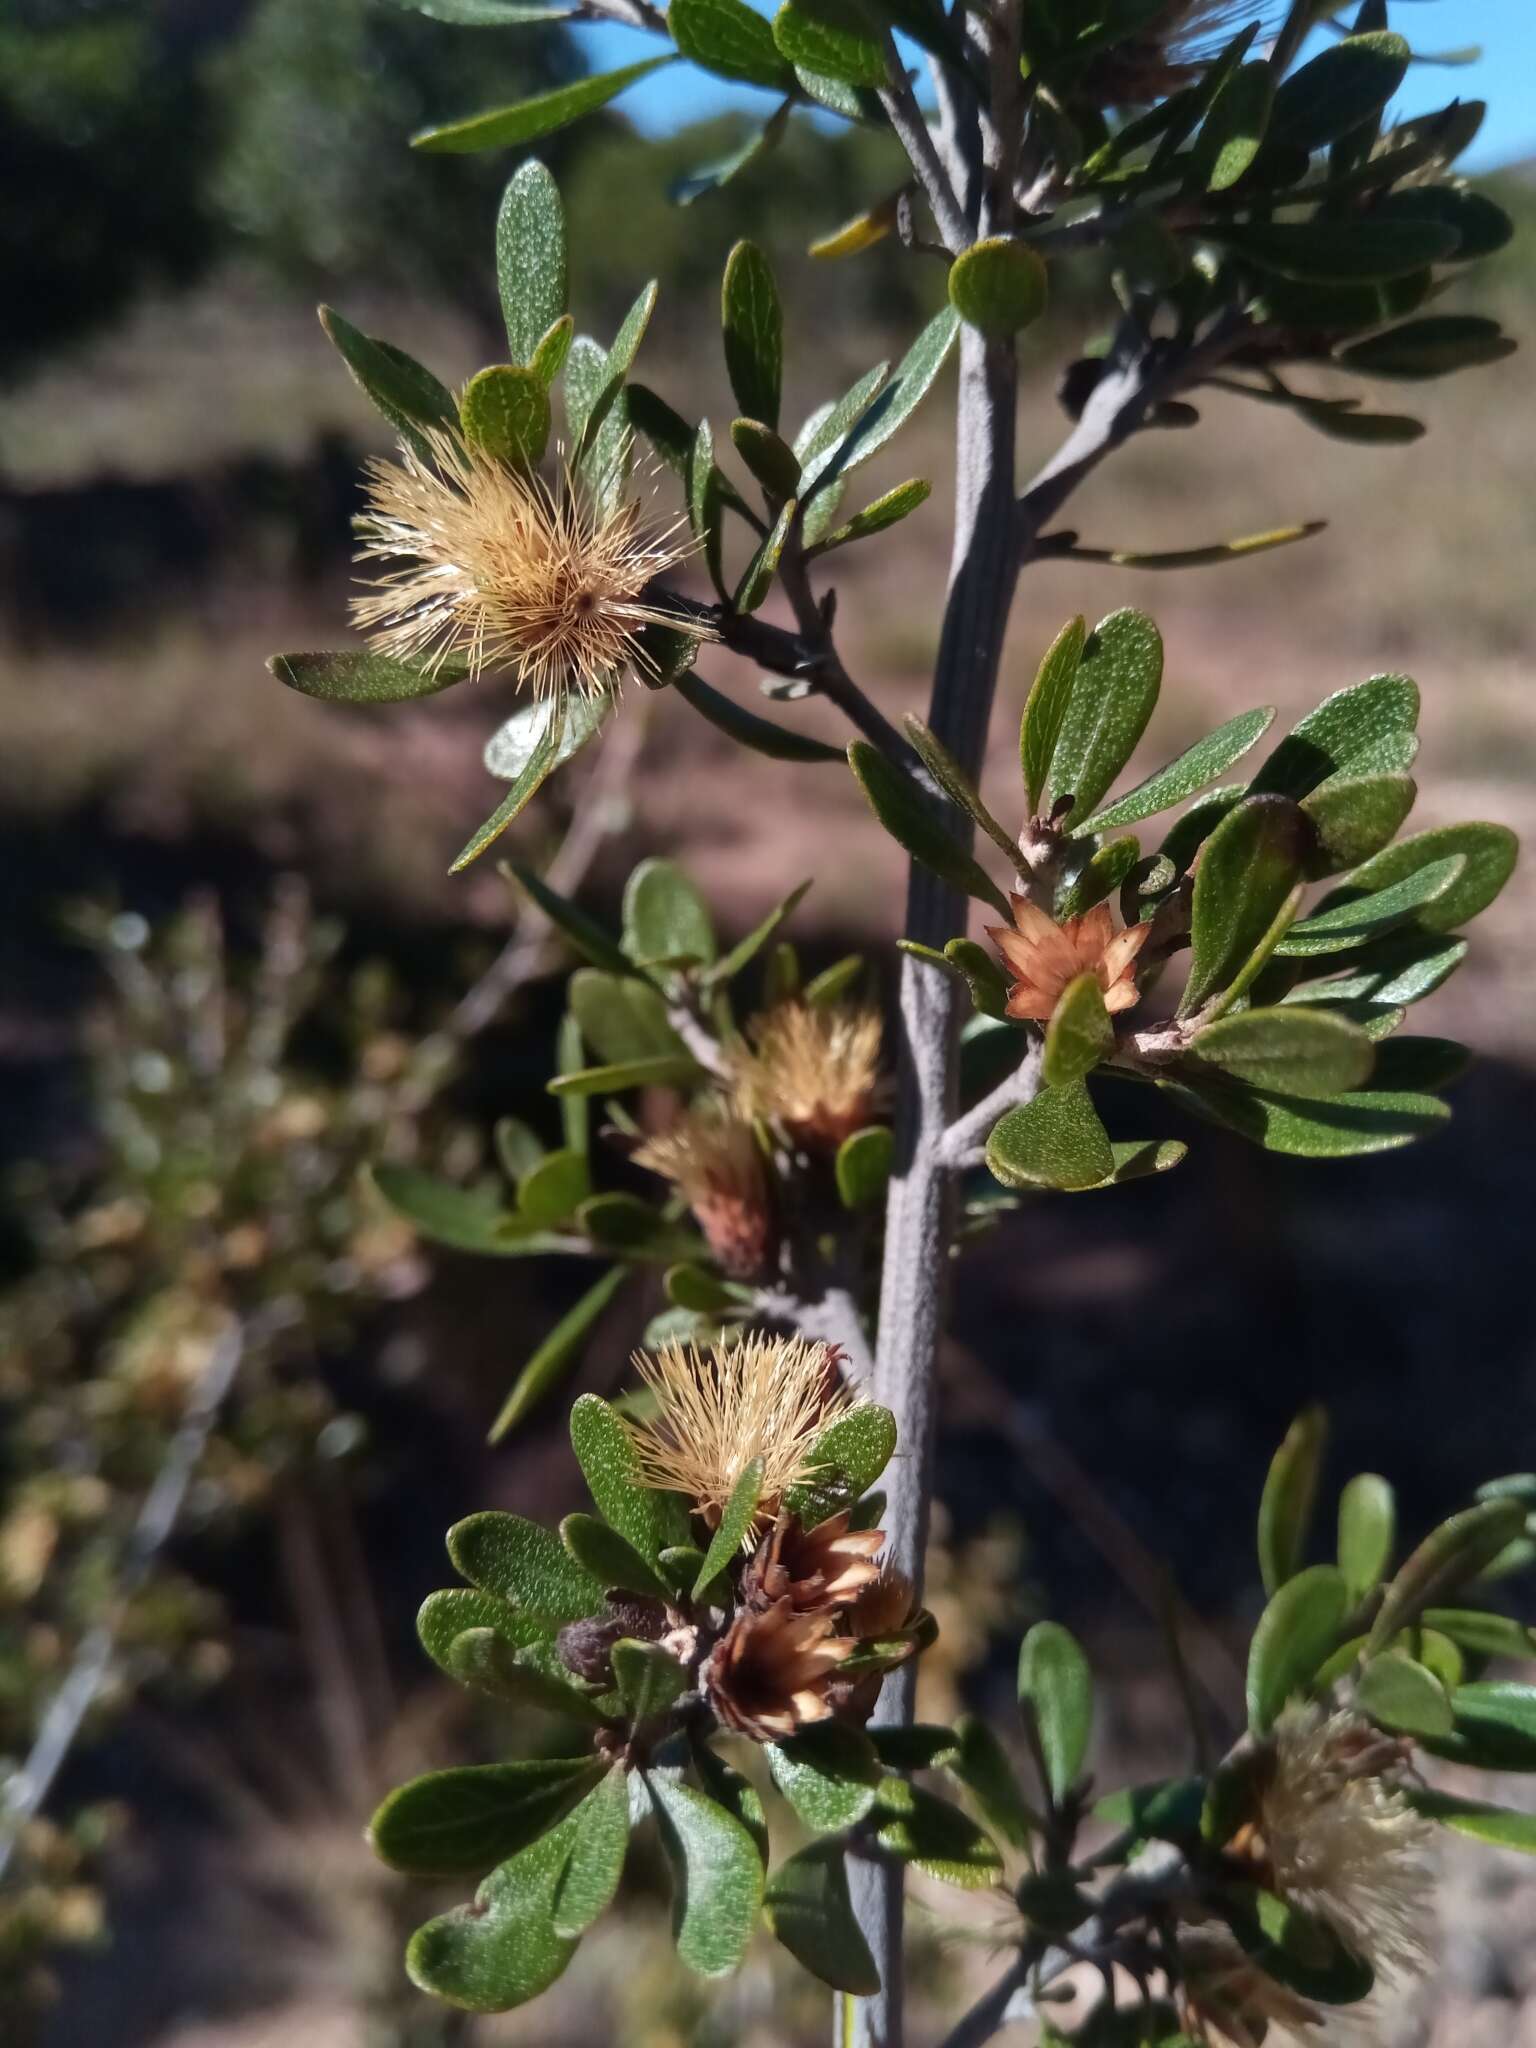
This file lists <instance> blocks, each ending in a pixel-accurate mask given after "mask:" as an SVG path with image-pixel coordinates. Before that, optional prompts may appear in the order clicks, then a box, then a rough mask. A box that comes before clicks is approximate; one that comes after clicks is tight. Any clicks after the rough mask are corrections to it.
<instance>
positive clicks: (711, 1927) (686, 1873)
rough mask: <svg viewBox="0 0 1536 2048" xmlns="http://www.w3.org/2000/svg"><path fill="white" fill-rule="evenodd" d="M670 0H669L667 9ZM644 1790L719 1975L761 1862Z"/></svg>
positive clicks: (695, 1797)
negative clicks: (653, 1808)
mask: <svg viewBox="0 0 1536 2048" xmlns="http://www.w3.org/2000/svg"><path fill="white" fill-rule="evenodd" d="M677 4H678V0H673V13H674V14H675V13H676V11H677ZM645 1783H646V1789H647V1790H648V1791H649V1793H650V1795H651V1798H652V1800H653V1802H654V1804H655V1807H656V1818H657V1821H658V1823H659V1825H660V1829H661V1840H662V1846H663V1848H664V1849H665V1850H666V1852H667V1860H668V1862H669V1863H670V1865H671V1866H672V1935H673V1939H674V1940H675V1941H676V1943H677V1953H678V1956H679V1959H680V1960H681V1961H682V1962H684V1963H686V1964H687V1966H688V1968H689V1969H690V1970H696V1971H697V1972H698V1974H699V1975H700V1976H701V1977H724V1976H728V1975H729V1974H730V1972H731V1971H732V1970H734V1969H735V1968H736V1966H737V1964H738V1963H739V1962H740V1961H741V1959H742V1957H743V1956H744V1955H745V1954H746V1952H747V1944H748V1942H749V1941H750V1940H751V1939H752V1929H753V1927H754V1926H755V1924H756V1921H757V1911H758V1907H759V1906H760V1905H761V1903H762V1897H763V1866H762V1861H761V1859H760V1858H759V1856H758V1852H757V1844H756V1843H755V1842H754V1841H753V1839H752V1837H751V1835H750V1834H748V1832H747V1830H746V1829H745V1828H744V1827H743V1826H742V1824H741V1822H740V1821H739V1820H736V1819H734V1818H733V1817H732V1815H731V1814H729V1813H728V1812H727V1811H726V1810H725V1808H724V1807H723V1806H718V1805H716V1803H715V1801H714V1800H713V1799H710V1798H708V1797H706V1795H705V1794H704V1793H702V1792H699V1791H696V1790H695V1789H694V1787H693V1786H692V1785H685V1784H683V1783H681V1782H680V1781H678V1780H677V1779H674V1778H669V1777H667V1776H665V1775H664V1774H663V1773H661V1772H649V1773H647V1775H646V1779H645Z"/></svg>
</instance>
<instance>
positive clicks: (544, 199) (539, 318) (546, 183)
mask: <svg viewBox="0 0 1536 2048" xmlns="http://www.w3.org/2000/svg"><path fill="white" fill-rule="evenodd" d="M496 277H497V282H498V285H499V288H500V292H501V311H502V317H503V319H504V320H505V321H506V324H507V347H508V349H509V351H510V353H511V360H512V361H513V362H514V363H532V362H533V360H534V356H535V353H536V351H537V350H538V348H539V346H540V344H541V343H542V342H543V341H544V339H545V337H546V335H547V334H548V333H549V331H550V329H551V328H552V327H553V326H554V324H555V322H556V321H557V320H559V319H560V318H561V317H562V315H563V314H564V312H565V308H566V293H567V283H566V252H565V209H564V208H563V207H562V205H561V203H560V188H559V187H558V186H557V185H556V183H555V181H554V179H553V178H552V177H551V175H550V173H549V172H548V171H547V170H546V169H545V168H544V166H543V164H541V163H539V162H537V161H536V160H531V161H529V162H528V163H525V164H521V165H519V167H518V169H517V170H516V171H514V172H513V174H512V176H511V178H510V179H509V180H508V182H507V189H506V191H505V192H504V193H503V194H502V197H501V205H500V208H499V209H498V211H497V214H496ZM545 381H546V383H548V381H549V380H548V379H547V378H546V380H545Z"/></svg>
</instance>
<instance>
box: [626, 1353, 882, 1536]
mask: <svg viewBox="0 0 1536 2048" xmlns="http://www.w3.org/2000/svg"><path fill="white" fill-rule="evenodd" d="M635 1364H636V1366H637V1367H638V1368H639V1372H640V1377H641V1378H642V1379H643V1380H644V1381H645V1383H646V1385H647V1386H648V1387H649V1388H650V1389H651V1390H652V1392H653V1393H654V1394H655V1395H656V1398H657V1401H658V1402H659V1404H660V1413H659V1414H658V1415H657V1417H656V1419H655V1421H653V1422H631V1423H628V1424H627V1425H626V1426H627V1428H628V1430H629V1433H630V1437H631V1440H632V1441H633V1443H634V1446H635V1450H636V1453H637V1455H638V1457H639V1460H640V1466H641V1470H642V1472H643V1473H644V1475H645V1478H646V1481H647V1483H648V1484H649V1485H651V1486H664V1487H669V1488H671V1489H672V1490H673V1491H675V1492H677V1493H682V1494H686V1495H687V1496H688V1498H689V1499H690V1500H691V1501H692V1502H693V1503H694V1506H695V1507H696V1508H697V1509H698V1510H699V1512H700V1513H701V1514H702V1515H703V1516H704V1517H705V1519H706V1520H707V1521H708V1522H710V1523H711V1524H712V1525H714V1524H718V1522H719V1519H720V1512H721V1510H722V1509H723V1508H724V1506H725V1503H726V1502H727V1501H728V1500H729V1499H730V1497H731V1493H732V1490H733V1489H734V1487H735V1485H736V1482H737V1481H738V1480H739V1479H740V1477H741V1475H742V1473H743V1472H744V1471H745V1470H746V1468H747V1466H748V1465H750V1464H751V1463H752V1460H753V1459H754V1458H761V1459H762V1461H763V1486H762V1492H761V1494H760V1496H759V1500H758V1526H761V1523H762V1522H763V1521H765V1520H767V1519H769V1518H771V1517H772V1516H774V1515H776V1514H777V1513H778V1508H779V1502H780V1499H781V1497H782V1496H783V1493H784V1491H785V1489H786V1487H788V1486H791V1485H792V1484H793V1483H794V1482H795V1481H796V1480H797V1479H802V1478H804V1477H805V1476H806V1474H807V1471H808V1469H809V1465H808V1460H809V1457H810V1453H811V1449H812V1447H813V1446H814V1444H815V1442H816V1439H817V1437H818V1436H820V1434H821V1432H822V1430H823V1429H824V1428H825V1427H826V1425H827V1424H828V1423H829V1422H830V1421H831V1420H832V1418H833V1417H834V1416H835V1415H836V1414H838V1413H839V1412H841V1411H842V1410H843V1409H845V1408H847V1407H848V1406H849V1405H850V1399H849V1396H848V1394H847V1393H846V1392H845V1391H844V1389H843V1387H842V1386H841V1384H840V1383H839V1381H838V1378H837V1368H836V1363H835V1354H834V1353H833V1352H832V1351H831V1350H830V1349H829V1347H828V1346H827V1345H825V1344H818V1343H812V1342H810V1341H809V1340H807V1339H806V1338H804V1337H769V1336H764V1335H761V1334H760V1333H756V1332H754V1333H753V1334H751V1335H749V1336H743V1337H731V1338H728V1339H726V1340H725V1341H724V1342H722V1343H720V1344H715V1345H711V1346H710V1347H709V1349H708V1350H707V1351H701V1350H700V1349H699V1347H698V1346H697V1345H696V1344H692V1343H689V1344H681V1343H678V1342H676V1341H674V1342H672V1343H668V1344H663V1345H662V1346H661V1347H660V1349H659V1350H657V1351H656V1352H655V1353H650V1352H645V1351H637V1352H636V1353H635Z"/></svg>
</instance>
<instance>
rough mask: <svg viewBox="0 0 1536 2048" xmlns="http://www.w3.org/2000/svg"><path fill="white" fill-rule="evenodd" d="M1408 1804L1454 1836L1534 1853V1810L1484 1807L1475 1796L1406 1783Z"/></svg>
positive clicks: (1535, 1849)
mask: <svg viewBox="0 0 1536 2048" xmlns="http://www.w3.org/2000/svg"><path fill="white" fill-rule="evenodd" d="M1407 1799H1408V1804H1409V1805H1410V1806H1411V1807H1412V1808H1413V1809H1414V1811H1415V1812H1416V1813H1421V1814H1423V1816H1424V1818H1425V1819H1426V1820H1437V1821H1439V1822H1440V1823H1441V1825H1442V1826H1444V1827H1448V1828H1451V1829H1453V1830H1454V1832H1455V1833H1457V1834H1458V1835H1469V1836H1470V1837H1471V1838H1472V1840H1473V1841H1474V1842H1487V1843H1490V1844H1491V1845H1492V1846H1493V1847H1494V1848H1496V1849H1519V1850H1522V1851H1523V1852H1524V1853H1525V1854H1526V1855H1527V1856H1536V1813H1518V1812H1512V1811H1511V1810H1510V1808H1508V1807H1507V1806H1488V1805H1485V1804H1484V1803H1483V1802H1482V1801H1481V1800H1477V1799H1460V1798H1458V1797H1456V1795H1455V1794H1454V1793H1450V1792H1435V1791H1431V1790H1430V1789H1429V1788H1428V1787H1427V1786H1419V1785H1414V1786H1410V1787H1409V1789H1408V1792H1407Z"/></svg>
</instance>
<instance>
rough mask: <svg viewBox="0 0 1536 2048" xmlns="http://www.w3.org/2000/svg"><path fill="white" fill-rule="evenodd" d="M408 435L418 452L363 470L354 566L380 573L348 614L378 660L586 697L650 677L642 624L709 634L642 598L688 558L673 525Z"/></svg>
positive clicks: (409, 450) (429, 437) (443, 440)
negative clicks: (452, 665)
mask: <svg viewBox="0 0 1536 2048" xmlns="http://www.w3.org/2000/svg"><path fill="white" fill-rule="evenodd" d="M416 432H417V434H418V435H419V436H420V438H421V440H422V442H423V443H424V445H425V448H426V450H427V453H426V454H425V455H424V454H422V453H420V452H418V450H417V449H416V448H415V447H413V446H410V445H405V444H402V446H401V450H400V457H399V460H398V461H396V462H382V461H374V462H370V463H369V464H368V465H367V468H366V470H365V472H364V476H365V486H364V487H365V491H366V496H367V509H366V510H365V512H364V513H363V515H362V517H361V518H360V519H359V520H358V522H357V531H358V534H359V535H360V537H361V540H362V546H361V548H360V549H359V551H358V557H357V558H358V560H359V562H371V563H381V564H384V565H386V566H385V568H384V571H383V573H382V574H381V575H379V576H378V577H376V578H375V580H374V582H373V584H372V586H371V588H370V590H369V592H368V594H367V595H366V596H365V597H358V598H354V599H353V601H352V613H353V617H354V618H355V619H356V621H357V624H358V625H359V627H360V628H361V629H362V631H363V632H365V633H366V634H367V635H368V637H369V638H370V640H371V641H372V642H373V645H374V646H375V647H376V648H377V649H378V651H379V652H380V653H381V654H386V655H390V656H393V657H395V658H397V659H401V660H406V661H420V662H424V663H425V664H426V666H427V667H428V668H432V669H435V668H438V667H440V666H441V664H442V663H443V662H445V661H448V660H461V661H463V662H464V663H465V664H466V665H467V667H468V669H469V673H470V675H471V676H478V675H480V674H481V673H482V672H483V671H485V670H487V669H507V670H510V671H511V673H512V674H513V675H514V676H515V677H516V679H517V681H518V682H519V683H520V684H526V685H527V687H528V688H529V689H531V690H533V691H534V692H535V693H536V694H537V695H539V696H559V695H561V694H563V693H564V692H565V691H566V690H570V689H574V690H580V691H582V692H583V693H585V694H586V695H588V696H596V695H597V694H599V693H600V692H601V691H603V690H606V689H611V688H612V687H614V686H615V685H616V684H617V683H618V682H619V680H620V679H621V677H622V675H623V673H624V671H625V670H626V669H629V668H632V667H638V668H640V669H642V670H654V668H655V662H654V660H653V659H652V658H651V657H650V656H649V655H648V654H647V652H646V649H645V646H644V643H643V641H642V639H641V635H642V634H643V633H644V632H645V630H646V628H647V627H651V626H661V627H668V628H672V629H676V630H681V631H684V632H689V633H694V634H695V635H697V636H698V637H701V638H702V637H707V635H708V629H707V628H706V627H704V626H702V625H700V624H699V623H697V622H696V621H693V620H690V619H688V618H686V617H684V616H681V615H678V614H675V613H673V612H671V611H668V610H664V609H662V608H661V607H659V606H657V605H656V604H654V603H651V602H648V601H647V597H646V592H647V590H648V588H649V586H650V585H651V584H652V583H653V582H654V580H655V579H656V578H657V577H658V576H661V575H663V574H665V572H666V571H667V570H669V569H671V568H673V567H674V566H675V565H676V564H677V563H678V562H679V561H680V560H681V559H682V558H683V557H684V556H685V555H686V554H687V553H688V552H689V550H688V548H687V547H686V546H684V545H680V544H679V542H678V540H677V538H676V529H675V528H672V529H666V530H659V531H658V530H649V529H648V528H647V526H646V524H645V521H644V519H643V516H642V514H641V511H640V509H639V507H638V506H637V505H636V504H635V503H634V502H633V501H630V500H626V501H624V502H622V503H620V504H618V505H616V506H613V507H611V508H610V507H606V506H599V505H597V504H595V503H593V502H591V501H590V500H589V499H588V498H587V497H585V496H584V495H583V494H582V492H581V491H580V490H579V489H578V488H577V487H576V485H575V484H574V482H573V481H572V479H571V478H570V477H569V476H566V477H563V478H562V479H561V481H560V483H559V484H558V485H557V486H554V487H551V486H550V485H549V484H546V483H545V482H543V480H542V479H541V478H539V477H536V476H530V475H528V474H527V473H526V472H524V471H522V470H519V469H515V468H513V467H512V466H511V464H509V463H505V462H501V461H499V460H497V458H495V457H494V456H491V455H487V454H485V453H483V452H482V451H481V450H480V449H477V448H475V447H472V446H470V445H469V444H468V443H466V442H464V441H461V440H460V439H459V438H458V436H457V435H455V434H451V433H447V432H445V431H443V430H442V429H440V428H432V427H420V428H417V429H416Z"/></svg>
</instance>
